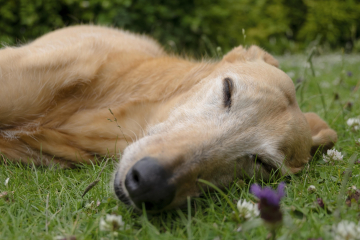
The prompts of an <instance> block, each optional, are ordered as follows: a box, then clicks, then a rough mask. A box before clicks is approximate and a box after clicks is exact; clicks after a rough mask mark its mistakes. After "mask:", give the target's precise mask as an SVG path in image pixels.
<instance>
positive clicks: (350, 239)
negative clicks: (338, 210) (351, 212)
mask: <svg viewBox="0 0 360 240" xmlns="http://www.w3.org/2000/svg"><path fill="white" fill-rule="evenodd" d="M332 230H333V232H334V239H335V240H360V225H359V224H357V225H356V224H355V223H354V222H350V221H347V220H343V221H341V222H339V223H338V224H337V225H333V227H332Z"/></svg>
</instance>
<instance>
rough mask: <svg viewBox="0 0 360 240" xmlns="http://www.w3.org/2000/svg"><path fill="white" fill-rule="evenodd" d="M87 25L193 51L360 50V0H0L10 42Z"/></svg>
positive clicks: (1, 26) (0, 35)
mask: <svg viewBox="0 0 360 240" xmlns="http://www.w3.org/2000/svg"><path fill="white" fill-rule="evenodd" d="M84 23H93V24H101V25H107V26H115V27H120V28H124V29H128V30H131V31H134V32H138V33H145V34H148V35H151V36H153V37H154V38H155V39H157V40H158V41H159V42H161V43H162V44H163V45H164V46H165V48H166V49H167V50H170V51H175V52H177V53H180V54H181V53H185V52H186V53H190V54H192V55H193V56H195V57H196V56H197V55H198V56H199V54H200V55H201V56H204V55H210V56H213V55H216V54H218V53H219V52H224V53H225V52H227V51H229V50H230V49H231V48H233V47H234V46H238V45H240V44H243V45H251V44H258V45H260V46H261V47H263V48H264V49H266V50H267V51H269V52H271V53H273V54H278V55H279V54H284V53H285V54H286V53H299V52H303V51H305V50H306V49H308V48H309V47H311V46H312V45H317V46H318V48H319V49H320V51H324V52H327V51H336V50H339V49H343V50H344V51H345V52H360V0H316V1H315V0H168V1H166V0H87V1H84V0H0V42H1V43H2V44H5V45H7V44H11V45H14V44H15V45H16V44H22V43H25V42H27V41H30V40H32V39H35V38H36V37H38V36H41V35H42V34H44V33H47V32H49V31H52V30H55V29H58V28H62V27H64V26H70V25H76V24H84Z"/></svg>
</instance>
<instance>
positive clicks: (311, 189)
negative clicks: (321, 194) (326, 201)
mask: <svg viewBox="0 0 360 240" xmlns="http://www.w3.org/2000/svg"><path fill="white" fill-rule="evenodd" d="M307 190H308V192H309V193H314V192H316V187H315V186H314V185H310V186H309V187H308V189H307Z"/></svg>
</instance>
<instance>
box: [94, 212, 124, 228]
mask: <svg viewBox="0 0 360 240" xmlns="http://www.w3.org/2000/svg"><path fill="white" fill-rule="evenodd" d="M124 225H125V224H124V222H123V220H122V216H116V215H111V214H107V215H106V219H104V218H101V219H100V226H99V227H100V231H111V232H113V231H117V230H119V229H120V227H123V226H124Z"/></svg>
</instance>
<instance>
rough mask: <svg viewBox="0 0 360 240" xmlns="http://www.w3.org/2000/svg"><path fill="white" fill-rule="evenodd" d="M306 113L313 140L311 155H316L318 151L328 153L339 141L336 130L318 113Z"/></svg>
mask: <svg viewBox="0 0 360 240" xmlns="http://www.w3.org/2000/svg"><path fill="white" fill-rule="evenodd" d="M304 115H305V118H306V120H307V122H308V123H309V126H310V130H311V136H312V141H313V142H312V147H311V152H310V153H311V156H314V154H315V153H316V152H320V153H326V151H327V150H328V149H331V148H332V147H333V146H334V144H335V143H336V141H337V134H336V132H335V131H334V130H332V129H331V128H330V127H329V125H327V123H326V122H325V121H324V120H322V119H321V118H320V117H319V116H318V115H317V114H315V113H312V112H309V113H304Z"/></svg>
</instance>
